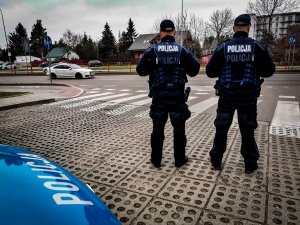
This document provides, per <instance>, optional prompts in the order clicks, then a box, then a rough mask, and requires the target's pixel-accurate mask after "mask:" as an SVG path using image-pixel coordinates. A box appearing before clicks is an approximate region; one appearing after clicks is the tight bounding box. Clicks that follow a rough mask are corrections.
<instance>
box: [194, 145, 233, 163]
mask: <svg viewBox="0 0 300 225" xmlns="http://www.w3.org/2000/svg"><path fill="white" fill-rule="evenodd" d="M205 141H206V140H205V139H204V140H200V141H199V142H198V143H197V145H196V146H195V147H194V149H193V150H192V151H191V153H190V154H189V157H191V158H195V159H200V160H203V161H209V162H210V156H209V152H210V150H211V148H212V146H213V144H211V145H209V144H206V143H205ZM232 143H233V139H228V140H227V147H226V151H225V153H224V155H223V159H222V162H223V163H224V161H225V159H226V158H227V155H228V153H229V151H230V147H231V145H232Z"/></svg>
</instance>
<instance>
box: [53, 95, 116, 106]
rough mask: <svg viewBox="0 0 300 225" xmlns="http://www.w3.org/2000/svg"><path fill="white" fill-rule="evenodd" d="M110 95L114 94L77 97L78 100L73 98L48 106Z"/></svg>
mask: <svg viewBox="0 0 300 225" xmlns="http://www.w3.org/2000/svg"><path fill="white" fill-rule="evenodd" d="M109 94H112V93H111V92H104V93H101V94H95V95H86V96H81V97H77V98H71V99H67V100H62V101H58V102H53V103H50V104H48V105H50V106H53V105H62V104H65V103H71V102H76V101H79V100H83V99H88V98H93V97H98V96H104V95H109Z"/></svg>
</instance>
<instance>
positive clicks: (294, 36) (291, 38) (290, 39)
mask: <svg viewBox="0 0 300 225" xmlns="http://www.w3.org/2000/svg"><path fill="white" fill-rule="evenodd" d="M295 44H296V35H293V36H290V38H289V45H295Z"/></svg>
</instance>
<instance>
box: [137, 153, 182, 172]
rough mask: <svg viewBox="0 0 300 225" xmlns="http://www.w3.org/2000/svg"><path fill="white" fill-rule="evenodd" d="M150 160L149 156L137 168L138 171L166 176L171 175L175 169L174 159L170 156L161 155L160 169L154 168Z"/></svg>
mask: <svg viewBox="0 0 300 225" xmlns="http://www.w3.org/2000/svg"><path fill="white" fill-rule="evenodd" d="M150 158H151V157H150V156H149V157H148V158H147V159H146V160H144V162H143V163H141V164H140V165H139V166H138V169H141V170H149V171H152V172H161V173H166V174H173V173H174V172H175V170H176V169H177V168H176V167H175V164H174V157H173V156H171V155H168V154H163V157H162V161H161V165H162V166H161V167H160V168H156V167H154V166H153V165H152V163H151V162H150Z"/></svg>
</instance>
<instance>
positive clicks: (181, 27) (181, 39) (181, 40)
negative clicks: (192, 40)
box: [180, 0, 183, 45]
mask: <svg viewBox="0 0 300 225" xmlns="http://www.w3.org/2000/svg"><path fill="white" fill-rule="evenodd" d="M182 32H183V0H181V24H180V44H181V45H182V43H183V38H182Z"/></svg>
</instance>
